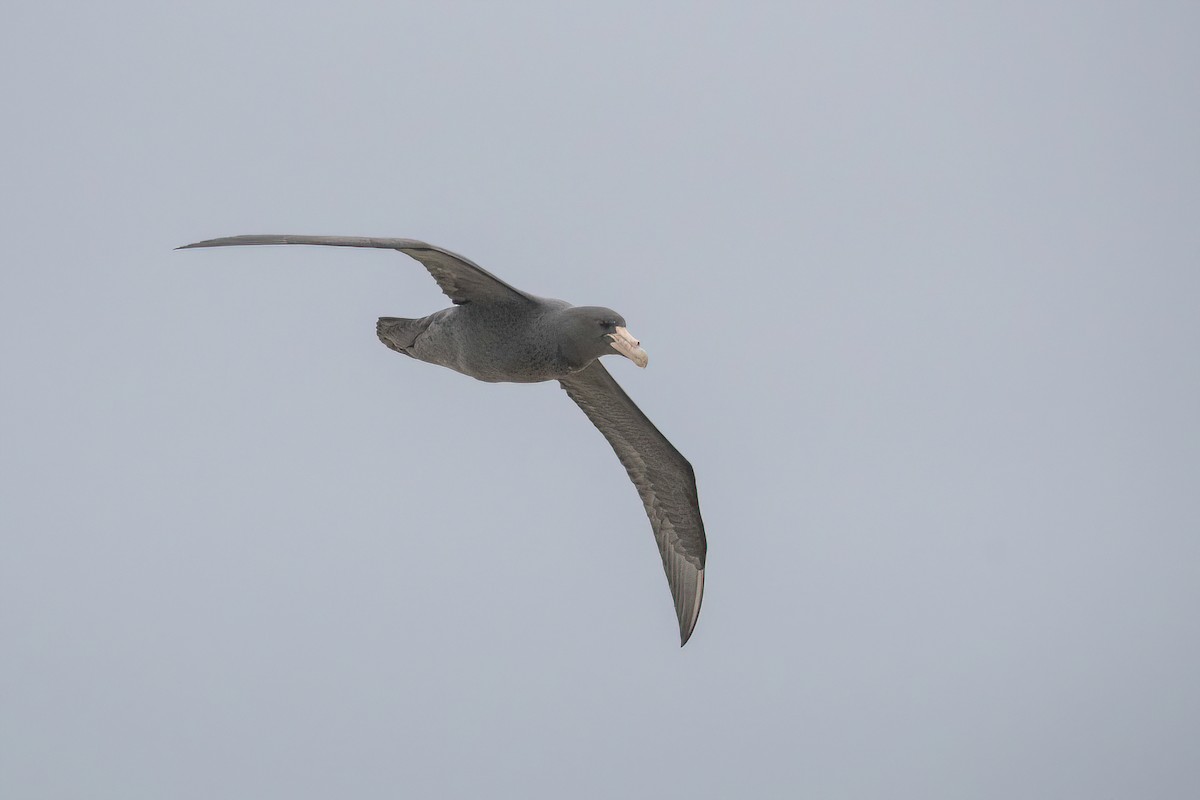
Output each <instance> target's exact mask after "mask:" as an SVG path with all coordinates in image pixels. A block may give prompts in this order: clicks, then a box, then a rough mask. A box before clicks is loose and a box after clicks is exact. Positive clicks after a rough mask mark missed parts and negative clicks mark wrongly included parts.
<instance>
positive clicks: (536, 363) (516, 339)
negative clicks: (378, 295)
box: [177, 235, 708, 646]
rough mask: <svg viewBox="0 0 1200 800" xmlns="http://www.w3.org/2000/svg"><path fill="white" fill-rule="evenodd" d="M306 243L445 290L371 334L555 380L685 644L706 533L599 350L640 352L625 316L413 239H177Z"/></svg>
mask: <svg viewBox="0 0 1200 800" xmlns="http://www.w3.org/2000/svg"><path fill="white" fill-rule="evenodd" d="M268 244H309V245H333V246H338V247H376V248H383V249H390V250H398V251H400V252H401V253H404V254H405V255H407V256H411V257H412V258H414V259H416V260H417V261H419V262H420V263H421V264H422V265H423V266H424V267H425V269H427V270H429V273H430V275H432V276H433V279H434V280H435V281H437V284H438V286H439V287H440V288H441V290H442V291H443V292H444V293H445V294H446V296H447V297H449V298H450V300H451V301H453V303H454V305H453V306H452V307H451V308H446V309H443V310H441V311H436V312H434V313H432V314H430V315H429V316H427V317H422V318H420V319H402V318H399V317H380V318H379V322H378V324H377V325H376V333H377V334H378V336H379V340H380V341H381V342H383V343H384V344H385V345H387V346H388V347H389V348H391V349H392V350H395V351H396V352H397V353H402V354H404V355H406V356H409V357H411V358H415V359H417V360H418V361H425V362H428V363H430V364H438V365H440V366H443V367H449V368H450V369H452V370H454V371H456V372H461V373H462V374H464V375H469V376H471V377H472V378H476V379H478V380H481V381H488V382H490V383H497V382H511V383H537V382H541V381H552V380H554V381H558V382H559V385H561V386H562V388H563V389H565V390H566V392H567V395H568V396H570V398H571V399H572V400H574V401H575V403H576V404H577V405H578V406H579V407H580V408H581V409H583V413H584V414H586V415H587V416H588V418H589V419H590V420H591V421H592V423H593V424H594V425H595V426H596V427H597V428H598V429H599V430H600V433H602V434H604V438H605V439H607V440H608V443H609V444H610V445H612V448H613V450H615V451H616V453H617V458H619V459H620V461H621V464H622V465H623V466H624V467H625V470H626V471H627V472H628V473H629V478H630V480H632V481H633V484H634V486H636V487H637V491H638V494H639V495H640V496H641V498H642V504H643V505H644V506H645V508H646V514H647V516H649V518H650V527H651V529H652V530H653V531H654V539H655V541H656V542H657V543H658V551H659V554H660V555H661V556H662V563H663V569H664V570H665V571H666V573H667V584H668V585H669V586H670V589H671V598H672V599H673V600H674V602H675V615H676V617H677V618H678V620H679V639H680V646H683V645H684V644H687V641H688V639H689V638H690V637H691V635H692V631H693V630H694V629H695V627H696V620H697V618H698V617H699V616H700V601H701V599H702V598H703V596H704V559H705V553H706V551H707V549H708V548H707V543H706V540H705V537H704V522H703V520H702V519H701V518H700V504H699V500H698V499H697V496H696V478H695V474H694V473H693V472H692V465H691V464H689V463H688V460H687V459H686V458H684V457H683V456H682V455H680V453H679V451H678V450H676V449H675V448H674V447H673V446H672V445H671V443H670V442H669V441H667V438H666V437H665V436H663V435H662V434H661V433H659V431H658V428H656V427H654V424H653V423H651V422H650V420H649V419H647V418H646V415H645V414H643V413H642V412H641V410H639V409H638V407H637V406H636V405H635V404H634V402H633V401H632V400H630V399H629V396H628V395H627V394H625V392H624V391H622V389H621V387H620V385H618V384H617V382H616V381H615V380H614V379H613V377H612V375H610V374H609V372H608V370H606V369H605V368H604V365H603V364H601V363H600V357H601V356H605V355H621V356H624V357H625V358H628V359H629V360H630V361H632V362H633V363H635V364H637V365H638V366H639V367H645V366H646V364H647V362H648V357H647V355H646V351H645V350H643V349H642V347H641V343H640V342H638V340H637V339H635V338H634V337H633V335H632V334H630V333H629V331H628V330H627V329H626V327H625V319H624V317H622V316H621V315H620V314H618V313H617V312H615V311H613V310H612V309H609V308H602V307H599V306H573V305H571V304H570V303H567V302H564V301H562V300H554V299H550V298H545V297H538V296H536V295H532V294H529V293H528V292H523V291H521V290H520V289H517V288H515V287H513V286H510V285H509V284H507V283H505V282H504V281H502V280H500V279H499V278H497V277H496V276H495V275H493V274H491V273H490V272H488V271H487V270H485V269H483V268H482V267H480V266H479V265H478V264H476V263H474V262H473V261H471V260H469V259H467V258H464V257H462V256H460V255H457V254H455V253H452V252H450V251H449V250H444V249H442V248H440V247H435V246H434V245H431V244H426V243H425V242H419V241H416V240H415V239H390V238H388V239H378V238H365V237H356V236H288V235H283V236H279V235H250V236H227V237H224V238H220V239H208V240H206V241H203V242H196V243H194V244H189V245H184V246H183V247H180V248H177V249H179V250H187V249H190V248H199V247H226V246H229V245H268Z"/></svg>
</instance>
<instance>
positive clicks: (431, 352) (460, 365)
mask: <svg viewBox="0 0 1200 800" xmlns="http://www.w3.org/2000/svg"><path fill="white" fill-rule="evenodd" d="M537 300H538V301H539V302H536V303H491V304H485V305H477V304H475V303H465V304H463V305H459V306H454V307H452V308H445V309H442V310H441V311H437V312H434V313H433V314H430V315H429V316H428V317H422V318H421V319H414V320H407V319H399V318H396V317H382V318H381V319H380V320H379V324H378V326H377V328H376V332H377V333H378V335H379V339H380V341H382V342H383V343H384V344H386V345H387V346H388V347H390V348H392V349H393V350H396V351H397V352H401V353H404V354H405V355H407V356H412V357H413V358H416V359H418V360H419V361H426V362H428V363H430V364H437V365H439V366H443V367H448V368H450V369H452V370H454V371H455V372H461V373H462V374H464V375H469V376H471V377H472V378H475V379H476V380H481V381H487V382H488V383H540V382H542V381H550V380H557V379H559V378H563V377H566V376H567V375H569V374H570V373H572V372H577V371H579V370H580V369H582V367H583V366H584V365H580V364H571V363H569V362H568V361H567V359H566V358H564V356H563V354H562V352H561V351H560V350H559V349H558V348H557V346H556V344H557V342H556V341H555V339H554V337H553V332H552V331H553V322H554V315H555V312H557V311H560V310H562V309H566V308H570V307H571V305H570V304H569V303H566V302H564V301H562V300H548V299H545V298H537Z"/></svg>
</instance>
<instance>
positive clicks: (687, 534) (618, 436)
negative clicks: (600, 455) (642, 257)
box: [559, 359, 708, 646]
mask: <svg viewBox="0 0 1200 800" xmlns="http://www.w3.org/2000/svg"><path fill="white" fill-rule="evenodd" d="M559 383H560V384H562V387H563V388H564V389H566V390H567V394H568V395H570V396H571V399H572V400H574V401H575V402H576V403H577V404H578V405H579V407H580V408H582V409H583V413H585V414H587V415H588V418H589V419H590V420H591V421H592V422H593V423H594V424H595V426H596V427H597V428H599V429H600V432H601V433H602V434H604V438H605V439H608V443H609V444H611V445H612V448H613V450H615V451H616V452H617V458H619V459H621V463H622V464H624V465H625V469H626V470H627V471H628V472H629V477H630V479H631V480H632V481H633V484H634V486H636V487H637V490H638V494H639V495H641V498H642V504H643V505H644V506H645V507H646V514H647V516H649V517H650V527H651V528H653V529H654V538H655V540H657V542H658V551H659V553H661V554H662V561H663V569H664V570H665V571H666V573H667V583H668V584H670V587H671V597H672V598H673V599H674V601H675V614H676V616H678V618H679V639H680V646H683V645H685V644H687V640H688V638H689V637H690V636H691V635H692V630H693V629H694V628H695V627H696V619H697V618H698V617H699V616H700V601H701V599H703V597H704V556H705V553H706V552H707V550H708V545H707V543H706V541H705V539H704V521H703V520H702V519H701V518H700V501H699V499H698V498H697V496H696V476H695V474H694V473H693V472H692V465H691V464H689V463H688V460H687V459H686V458H684V457H683V456H682V455H680V453H679V451H678V450H676V449H675V448H674V447H673V446H672V445H671V443H670V442H668V441H667V439H666V437H665V436H663V435H662V434H661V433H659V432H658V428H655V427H654V424H653V423H652V422H650V420H649V419H647V418H646V415H645V414H643V413H642V412H641V410H640V409H639V408H638V407H637V406H636V405H635V404H634V402H633V401H632V400H630V399H629V395H627V394H625V392H624V391H623V390H622V389H621V387H620V385H618V384H617V382H616V380H614V379H613V377H612V375H610V374H609V373H608V370H606V369H605V368H604V367H603V365H601V363H600V360H599V359H596V361H594V362H593V363H592V364H591V366H589V367H587V368H586V369H583V370H581V371H579V372H577V373H575V374H574V375H571V376H570V377H568V378H563V379H561V380H560V381H559Z"/></svg>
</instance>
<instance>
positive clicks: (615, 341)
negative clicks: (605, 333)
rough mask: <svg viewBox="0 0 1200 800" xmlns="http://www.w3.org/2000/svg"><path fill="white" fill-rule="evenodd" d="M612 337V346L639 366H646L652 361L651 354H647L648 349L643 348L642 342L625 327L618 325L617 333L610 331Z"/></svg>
mask: <svg viewBox="0 0 1200 800" xmlns="http://www.w3.org/2000/svg"><path fill="white" fill-rule="evenodd" d="M609 337H610V338H611V339H612V342H611V343H610V344H612V347H613V349H614V350H616V351H617V352H618V353H620V354H621V355H623V356H625V357H626V358H628V359H629V360H630V361H632V362H633V363H635V364H637V365H638V366H639V367H643V368H644V367H645V366H646V365H647V364H649V363H650V356H648V355H646V351H645V350H643V349H642V346H641V342H639V341H638V340H637V339H635V338H633V334H631V333H630V332H629V331H627V330H625V329H624V328H622V327H620V326H618V327H617V330H616V332H615V333H610V334H609Z"/></svg>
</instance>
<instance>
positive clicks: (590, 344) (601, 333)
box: [560, 306, 650, 367]
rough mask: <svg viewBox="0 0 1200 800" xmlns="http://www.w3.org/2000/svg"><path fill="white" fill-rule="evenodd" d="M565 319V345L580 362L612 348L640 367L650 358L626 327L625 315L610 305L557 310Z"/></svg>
mask: <svg viewBox="0 0 1200 800" xmlns="http://www.w3.org/2000/svg"><path fill="white" fill-rule="evenodd" d="M560 313H561V314H562V315H563V320H564V322H565V326H564V327H565V330H564V333H565V335H566V340H567V341H566V344H567V345H568V349H569V350H570V351H571V353H572V355H574V356H575V357H576V358H577V359H579V360H580V361H581V363H590V362H591V361H592V359H596V358H599V357H600V356H604V355H611V354H612V353H613V352H614V351H615V352H617V353H620V354H621V355H623V356H625V357H626V358H628V359H629V360H630V361H632V362H633V363H635V364H637V365H638V366H639V367H645V366H646V364H647V363H649V361H650V357H649V356H648V355H646V351H645V350H643V349H642V347H641V343H640V342H638V340H637V339H635V338H634V337H633V334H631V333H630V332H629V331H628V330H626V329H625V318H624V317H622V316H621V315H620V314H618V313H617V312H615V311H613V310H612V309H611V308H603V307H602V306H573V307H571V308H567V309H564V310H563V311H562V312H560Z"/></svg>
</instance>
